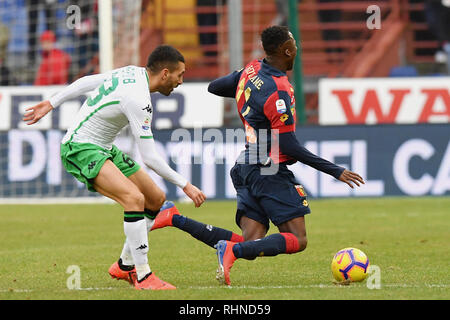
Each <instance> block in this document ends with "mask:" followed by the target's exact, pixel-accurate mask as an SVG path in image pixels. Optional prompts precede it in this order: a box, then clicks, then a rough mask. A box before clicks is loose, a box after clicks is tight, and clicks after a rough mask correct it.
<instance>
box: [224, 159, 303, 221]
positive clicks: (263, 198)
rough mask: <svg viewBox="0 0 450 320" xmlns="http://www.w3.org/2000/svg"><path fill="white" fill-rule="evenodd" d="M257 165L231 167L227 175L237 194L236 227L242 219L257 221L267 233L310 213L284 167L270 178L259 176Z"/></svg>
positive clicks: (300, 190) (299, 188)
mask: <svg viewBox="0 0 450 320" xmlns="http://www.w3.org/2000/svg"><path fill="white" fill-rule="evenodd" d="M261 168H262V167H261V166H260V165H249V164H235V165H234V167H233V168H232V169H231V171H230V175H231V179H232V181H233V185H234V188H235V189H236V192H237V212H236V223H237V225H238V226H239V227H240V220H241V217H242V216H246V217H248V218H250V219H252V220H255V221H258V222H259V223H261V224H263V225H264V226H265V227H266V230H269V221H272V223H273V224H274V225H276V226H279V225H280V224H282V223H284V222H287V221H289V220H292V219H294V218H297V217H303V216H304V215H305V214H308V213H310V212H311V210H310V209H309V205H308V201H307V200H306V193H305V191H304V189H303V187H302V186H300V185H299V183H298V182H297V181H296V179H295V177H294V174H293V173H292V172H291V171H290V170H289V169H288V168H287V166H286V165H284V164H280V165H279V170H278V172H277V173H276V174H273V175H261Z"/></svg>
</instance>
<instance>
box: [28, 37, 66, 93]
mask: <svg viewBox="0 0 450 320" xmlns="http://www.w3.org/2000/svg"><path fill="white" fill-rule="evenodd" d="M40 40H41V47H42V62H41V64H40V66H39V70H38V72H37V75H36V79H35V81H34V85H39V86H44V85H52V84H66V83H67V82H68V78H69V70H70V63H71V59H70V56H69V55H68V54H67V53H65V52H64V51H62V50H60V49H57V48H56V47H55V41H56V38H55V34H54V33H53V32H52V31H50V30H47V31H45V32H43V33H42V35H41V38H40Z"/></svg>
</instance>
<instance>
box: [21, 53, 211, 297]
mask: <svg viewBox="0 0 450 320" xmlns="http://www.w3.org/2000/svg"><path fill="white" fill-rule="evenodd" d="M184 72H185V64H184V58H183V56H182V54H181V53H180V52H179V51H178V50H176V49H175V48H173V47H171V46H167V45H164V46H159V47H158V48H156V49H155V50H154V51H153V52H152V53H151V55H150V56H149V58H148V63H147V66H146V67H145V68H141V67H136V66H127V67H123V68H119V69H116V70H113V71H111V72H108V73H104V74H97V75H92V76H86V77H83V78H81V79H79V80H77V81H75V82H73V83H72V84H71V85H69V86H68V87H66V88H65V89H63V90H62V91H61V92H59V93H58V94H56V95H54V96H53V97H51V98H50V99H49V100H46V101H43V102H41V103H39V104H37V105H35V106H33V107H31V108H28V109H27V110H26V113H25V114H24V118H23V120H24V121H26V122H27V124H28V125H31V124H34V123H36V122H37V121H39V120H40V119H41V118H42V117H44V116H45V115H46V114H47V113H48V112H50V111H51V110H52V109H53V108H56V107H57V106H59V105H60V104H62V103H63V102H64V101H67V100H69V99H72V98H74V97H77V96H79V95H81V94H85V93H87V92H93V93H92V94H91V95H90V96H89V98H88V99H87V100H86V101H85V102H84V104H83V105H82V107H81V108H80V110H79V112H78V113H77V114H76V115H75V116H74V120H73V123H72V125H71V127H70V128H69V130H68V131H67V133H66V135H65V136H64V138H63V140H62V144H61V159H62V162H63V165H64V168H65V169H66V170H67V172H69V173H70V174H72V175H73V176H74V177H75V178H77V179H78V180H79V181H81V182H83V183H84V184H85V185H86V187H87V188H88V189H89V190H90V191H94V192H99V193H101V194H102V195H104V196H106V197H108V198H111V199H113V200H115V201H116V202H118V203H119V204H120V205H121V206H122V207H123V209H124V231H125V235H126V241H125V244H124V248H123V251H122V254H121V256H120V259H119V261H117V262H115V263H114V264H113V265H112V266H111V268H110V270H109V273H110V274H111V276H112V277H114V278H117V279H125V280H128V281H129V282H130V283H132V284H134V286H135V287H136V288H137V289H151V290H164V289H175V287H174V286H173V285H171V284H169V283H167V282H165V281H162V280H160V279H159V278H158V277H156V275H154V274H153V273H152V272H151V270H150V266H149V265H148V257H147V254H148V231H149V230H150V228H151V227H152V223H153V219H154V218H155V216H156V215H157V214H158V212H159V211H160V209H161V207H162V206H163V204H164V202H165V194H164V192H163V191H162V190H161V189H160V188H159V187H158V186H157V185H156V184H155V183H154V182H153V180H152V179H151V178H150V176H149V175H148V174H147V173H146V172H145V171H144V170H143V169H142V168H140V166H139V165H138V164H137V163H136V162H135V161H134V160H133V159H131V158H130V157H129V156H128V155H126V154H125V153H123V152H122V151H121V150H119V149H118V148H117V147H116V146H115V145H114V144H113V142H114V139H115V138H116V137H117V135H118V134H119V132H120V131H121V130H122V129H123V128H124V127H126V126H127V125H130V128H131V132H132V134H133V136H134V138H135V140H136V142H137V145H138V149H139V152H140V154H141V156H142V160H143V162H144V163H145V165H147V166H148V167H149V168H151V169H152V170H154V171H155V172H156V173H157V174H158V175H160V176H161V177H163V178H164V179H166V180H168V181H170V182H172V183H174V184H175V185H177V186H178V187H180V188H182V189H183V191H184V192H185V194H186V195H187V196H188V197H189V198H191V199H192V200H193V201H194V204H195V206H196V207H199V206H200V205H201V204H202V203H203V202H204V201H205V199H206V197H205V195H204V194H203V192H202V191H201V190H199V189H198V188H197V187H195V186H193V185H192V184H191V183H189V182H188V181H187V180H186V179H185V178H184V177H182V176H181V175H180V174H178V173H177V172H175V171H174V170H173V169H172V168H171V167H170V166H169V165H168V164H167V163H166V162H165V161H164V160H163V159H162V158H161V157H160V156H159V155H158V153H157V152H156V147H155V142H154V140H153V135H152V131H151V122H152V111H153V108H152V103H151V100H150V93H151V92H160V93H161V94H164V95H166V96H168V95H169V94H170V93H171V92H172V91H173V89H174V88H176V87H177V86H178V85H180V84H182V83H183V75H184ZM161 210H164V207H163V208H162V209H161Z"/></svg>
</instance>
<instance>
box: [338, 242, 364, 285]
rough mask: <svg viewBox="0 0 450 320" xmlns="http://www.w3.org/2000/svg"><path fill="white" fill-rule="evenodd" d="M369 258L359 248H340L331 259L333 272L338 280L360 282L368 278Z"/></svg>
mask: <svg viewBox="0 0 450 320" xmlns="http://www.w3.org/2000/svg"><path fill="white" fill-rule="evenodd" d="M369 266H370V263H369V258H367V256H366V255H365V253H364V252H362V251H361V250H359V249H356V248H345V249H342V250H339V251H338V252H337V253H336V254H335V255H334V257H333V260H332V261H331V272H332V273H333V277H334V278H335V279H336V281H338V282H359V281H363V280H364V279H366V277H367V275H368V271H369Z"/></svg>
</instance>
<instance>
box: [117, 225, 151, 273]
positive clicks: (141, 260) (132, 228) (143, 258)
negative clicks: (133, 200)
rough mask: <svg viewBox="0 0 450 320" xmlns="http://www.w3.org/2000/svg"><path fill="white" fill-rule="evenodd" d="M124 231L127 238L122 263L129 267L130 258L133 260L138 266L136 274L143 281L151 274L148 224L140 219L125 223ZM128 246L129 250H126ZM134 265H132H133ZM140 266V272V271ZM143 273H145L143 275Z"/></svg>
mask: <svg viewBox="0 0 450 320" xmlns="http://www.w3.org/2000/svg"><path fill="white" fill-rule="evenodd" d="M123 229H124V232H125V235H126V237H127V239H126V242H125V246H124V249H123V250H122V255H123V256H122V255H121V258H122V263H123V264H126V265H128V263H129V262H130V256H131V258H132V259H133V262H134V265H135V266H136V272H137V276H138V279H142V278H143V277H144V276H145V275H147V274H148V273H149V272H150V267H149V265H148V257H147V253H148V234H147V223H146V222H145V220H144V219H143V218H142V219H139V220H137V221H136V220H135V221H130V219H128V221H124V222H123ZM126 246H128V250H127V249H126V248H125V247H126ZM132 264H133V263H131V265H132ZM138 266H139V270H138ZM143 272H145V273H144V274H143Z"/></svg>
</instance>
